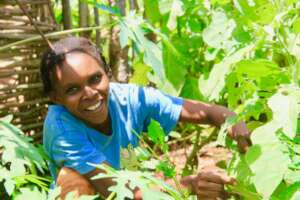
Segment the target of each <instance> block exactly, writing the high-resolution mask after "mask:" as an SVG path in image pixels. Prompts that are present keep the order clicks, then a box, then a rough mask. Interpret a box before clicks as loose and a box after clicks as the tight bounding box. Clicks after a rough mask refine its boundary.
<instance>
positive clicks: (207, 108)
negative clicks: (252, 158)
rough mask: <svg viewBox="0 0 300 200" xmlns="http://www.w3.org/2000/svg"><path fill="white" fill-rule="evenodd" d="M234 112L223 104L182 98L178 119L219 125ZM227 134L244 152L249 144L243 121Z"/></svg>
mask: <svg viewBox="0 0 300 200" xmlns="http://www.w3.org/2000/svg"><path fill="white" fill-rule="evenodd" d="M234 115H235V113H234V112H232V111H230V110H228V109H227V108H226V107H224V106H220V105H214V104H207V103H203V102H200V101H194V100H184V103H183V108H182V111H181V114H180V119H179V121H182V122H192V123H202V124H212V125H214V126H220V125H221V124H222V123H224V122H225V120H226V118H227V117H230V116H234ZM228 132H229V135H230V136H231V137H232V138H233V139H235V140H236V141H237V142H238V146H239V148H240V151H241V152H245V151H246V150H247V148H248V147H249V146H250V145H251V141H250V139H249V131H248V129H247V127H246V124H245V123H244V122H239V123H237V124H236V125H234V126H233V127H231V128H230V129H229V130H228Z"/></svg>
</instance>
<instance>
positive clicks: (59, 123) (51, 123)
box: [44, 105, 83, 133]
mask: <svg viewBox="0 0 300 200" xmlns="http://www.w3.org/2000/svg"><path fill="white" fill-rule="evenodd" d="M82 127H83V125H82V122H81V121H80V120H78V119H77V118H76V117H74V116H73V115H72V114H71V113H70V112H69V111H68V110H67V109H66V108H65V107H63V106H61V105H50V106H49V108H48V113H47V116H46V119H45V122H44V130H51V132H52V133H53V132H56V133H59V132H61V131H66V130H68V131H70V130H80V129H81V128H82Z"/></svg>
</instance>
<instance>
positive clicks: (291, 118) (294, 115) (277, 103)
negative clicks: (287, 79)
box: [268, 88, 299, 139]
mask: <svg viewBox="0 0 300 200" xmlns="http://www.w3.org/2000/svg"><path fill="white" fill-rule="evenodd" d="M296 93H299V92H297V89H295V90H293V89H292V88H286V89H284V88H283V89H281V90H279V91H278V92H277V93H276V94H275V95H273V96H272V97H271V98H270V99H269V101H268V105H269V107H270V108H271V109H272V112H273V121H275V122H276V123H277V124H278V125H279V126H280V127H281V128H283V131H284V133H285V134H286V135H287V136H288V137H290V138H291V139H292V138H294V137H295V135H296V129H297V119H298V114H299V106H298V103H299V95H297V94H296Z"/></svg>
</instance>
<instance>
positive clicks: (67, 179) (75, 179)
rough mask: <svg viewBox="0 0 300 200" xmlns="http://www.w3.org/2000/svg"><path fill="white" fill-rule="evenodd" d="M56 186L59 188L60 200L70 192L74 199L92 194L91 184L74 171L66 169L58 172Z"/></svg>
mask: <svg viewBox="0 0 300 200" xmlns="http://www.w3.org/2000/svg"><path fill="white" fill-rule="evenodd" d="M57 184H58V185H59V186H60V187H61V193H60V198H61V199H64V198H65V196H66V195H67V194H68V193H69V192H72V191H74V192H75V198H78V197H79V196H81V195H93V194H94V188H93V186H92V185H91V183H90V182H89V181H88V180H87V179H86V178H85V177H84V176H82V175H81V174H79V173H78V172H77V171H76V170H74V169H71V168H68V167H63V168H61V170H60V171H59V173H58V177H57Z"/></svg>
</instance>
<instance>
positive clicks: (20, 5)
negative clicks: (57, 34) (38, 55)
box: [15, 0, 53, 49]
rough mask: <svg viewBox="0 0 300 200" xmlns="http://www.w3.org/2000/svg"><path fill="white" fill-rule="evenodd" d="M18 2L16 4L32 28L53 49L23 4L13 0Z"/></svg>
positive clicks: (17, 0)
mask: <svg viewBox="0 0 300 200" xmlns="http://www.w3.org/2000/svg"><path fill="white" fill-rule="evenodd" d="M15 1H16V2H17V4H18V6H19V7H20V8H21V10H22V11H23V12H24V14H25V15H26V16H27V17H28V19H29V21H30V23H31V24H32V25H33V26H34V28H35V29H36V30H37V32H38V33H39V34H40V35H41V36H42V38H43V40H44V41H46V42H47V44H48V45H49V47H50V48H51V49H53V46H52V44H51V42H50V41H49V40H48V39H47V38H46V37H45V35H44V33H43V32H42V31H41V30H40V29H39V27H38V26H37V25H36V24H35V21H34V20H33V19H32V17H31V16H30V14H29V13H28V12H27V10H26V8H24V7H23V5H22V4H21V3H20V1H19V0H15Z"/></svg>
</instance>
